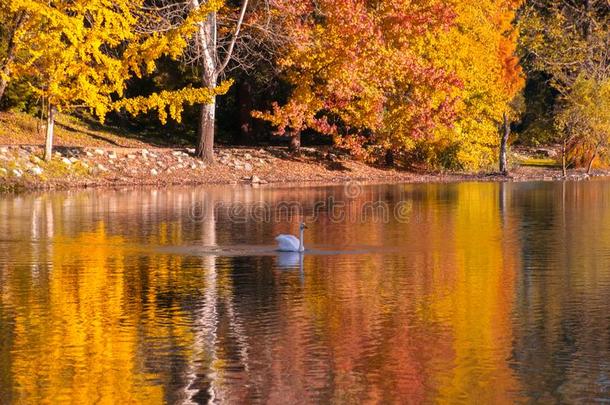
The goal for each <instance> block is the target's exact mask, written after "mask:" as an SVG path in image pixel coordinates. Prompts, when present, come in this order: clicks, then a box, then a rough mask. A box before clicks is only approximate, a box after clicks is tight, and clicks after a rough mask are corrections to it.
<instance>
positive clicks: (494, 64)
mask: <svg viewBox="0 0 610 405" xmlns="http://www.w3.org/2000/svg"><path fill="white" fill-rule="evenodd" d="M452 3H453V5H454V10H455V12H456V13H457V19H456V22H455V26H454V27H453V28H451V29H450V30H448V31H446V32H441V34H440V35H438V36H434V37H430V38H429V41H428V42H427V44H425V45H424V48H426V47H427V49H428V53H429V54H430V57H431V58H433V60H435V61H436V63H438V64H440V66H442V67H444V68H446V69H448V70H449V71H451V72H453V73H455V74H456V75H457V77H458V78H459V79H460V81H461V82H462V83H463V87H462V88H461V89H456V90H457V91H456V93H455V95H456V96H458V99H459V102H458V104H457V106H456V108H457V115H458V120H457V122H456V123H455V125H454V127H453V128H450V129H442V130H440V131H438V132H437V134H436V135H437V137H438V138H441V139H447V140H451V141H453V142H457V143H459V144H460V145H461V146H460V151H459V152H458V158H459V160H460V163H461V164H462V166H463V167H465V168H468V169H477V168H480V167H482V166H486V165H489V164H491V163H492V162H494V160H495V155H496V154H495V152H494V148H495V145H497V144H498V142H499V136H498V126H499V123H500V122H501V119H502V114H503V113H504V112H510V110H511V106H510V104H511V101H512V100H513V99H514V97H515V96H516V95H517V94H518V93H519V92H520V91H521V89H522V88H523V85H524V81H523V77H522V72H521V68H520V66H519V60H518V58H517V57H516V55H515V48H516V31H515V29H514V28H513V26H512V25H511V23H512V20H513V18H514V15H515V11H516V7H517V6H516V5H515V4H518V3H520V2H518V1H511V2H497V1H492V0H455V1H453V2H452Z"/></svg>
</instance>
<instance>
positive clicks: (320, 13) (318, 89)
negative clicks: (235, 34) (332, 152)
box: [258, 0, 459, 142]
mask: <svg viewBox="0 0 610 405" xmlns="http://www.w3.org/2000/svg"><path fill="white" fill-rule="evenodd" d="M274 7H275V10H276V11H277V13H278V15H281V16H282V18H283V19H284V27H285V30H284V31H285V35H287V36H288V37H289V38H290V40H289V41H288V45H287V46H286V47H285V48H284V49H283V50H282V58H281V60H280V64H281V68H282V70H283V72H284V74H285V77H286V79H287V80H288V82H290V83H291V84H292V85H293V90H292V94H291V96H290V98H289V101H288V102H287V103H286V104H285V105H283V106H279V105H274V107H273V111H272V112H269V113H265V114H258V116H259V117H262V118H265V119H267V120H269V121H270V122H271V123H272V124H273V125H275V126H276V127H277V129H278V131H277V132H278V133H279V134H284V133H285V132H286V130H287V129H290V130H291V131H294V132H300V131H302V130H303V129H306V128H309V129H313V130H316V131H318V132H321V133H326V134H341V135H350V134H351V135H358V134H376V135H377V136H385V135H384V134H387V133H388V132H390V131H394V130H395V129H396V128H399V129H400V131H402V132H403V133H402V134H401V136H402V137H414V138H422V137H426V136H428V135H429V134H430V133H431V132H432V129H433V128H434V127H435V126H436V125H444V124H446V123H450V122H451V119H452V116H453V112H452V110H451V106H452V101H451V98H450V97H449V92H450V90H451V88H452V87H453V86H456V85H458V84H459V83H458V82H457V80H456V79H455V77H454V76H453V75H451V74H448V73H447V72H445V71H444V70H442V69H438V68H436V67H435V66H433V65H432V64H431V63H430V62H429V61H428V60H427V59H426V58H425V57H423V55H422V52H421V51H420V48H421V44H422V42H423V41H425V36H426V35H429V34H430V33H432V32H435V31H437V30H443V29H446V28H447V27H448V26H449V25H450V24H451V22H452V21H453V18H454V14H453V11H452V10H451V9H449V8H448V7H446V6H445V5H444V4H443V3H442V2H437V1H433V0H386V1H366V0H319V1H316V2H315V3H314V2H312V1H305V2H295V1H293V0H275V1H274ZM442 94H445V99H443V96H442ZM439 95H440V96H439ZM395 120H402V123H401V124H400V125H395V122H394V121H395ZM350 139H351V142H353V141H354V139H361V140H364V139H365V138H364V137H361V136H357V137H353V138H350Z"/></svg>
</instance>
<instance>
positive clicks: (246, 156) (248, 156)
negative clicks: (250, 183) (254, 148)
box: [244, 153, 252, 160]
mask: <svg viewBox="0 0 610 405" xmlns="http://www.w3.org/2000/svg"><path fill="white" fill-rule="evenodd" d="M244 159H245V160H252V155H251V154H249V153H246V154H245V155H244Z"/></svg>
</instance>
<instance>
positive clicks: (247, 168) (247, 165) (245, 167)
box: [244, 163, 253, 172]
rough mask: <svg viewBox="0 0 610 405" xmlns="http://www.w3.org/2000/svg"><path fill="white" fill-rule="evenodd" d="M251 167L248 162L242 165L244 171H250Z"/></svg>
mask: <svg viewBox="0 0 610 405" xmlns="http://www.w3.org/2000/svg"><path fill="white" fill-rule="evenodd" d="M252 169H253V168H252V165H251V164H250V163H246V164H245V165H244V170H245V171H247V172H251V171H252Z"/></svg>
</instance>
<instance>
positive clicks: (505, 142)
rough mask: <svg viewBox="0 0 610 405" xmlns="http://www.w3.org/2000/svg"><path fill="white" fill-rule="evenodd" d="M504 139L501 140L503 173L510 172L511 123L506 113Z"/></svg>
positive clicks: (501, 166)
mask: <svg viewBox="0 0 610 405" xmlns="http://www.w3.org/2000/svg"><path fill="white" fill-rule="evenodd" d="M502 129H503V131H502V139H501V140H500V173H502V174H503V175H507V174H508V162H507V151H506V148H507V145H508V137H509V136H510V123H509V122H508V115H507V114H506V113H504V125H503V126H502Z"/></svg>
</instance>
